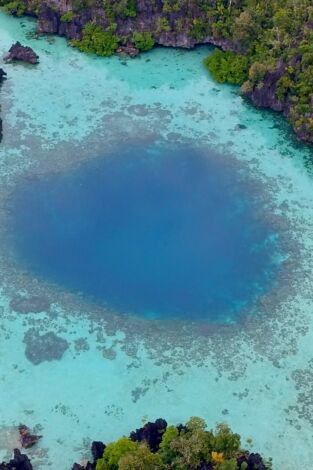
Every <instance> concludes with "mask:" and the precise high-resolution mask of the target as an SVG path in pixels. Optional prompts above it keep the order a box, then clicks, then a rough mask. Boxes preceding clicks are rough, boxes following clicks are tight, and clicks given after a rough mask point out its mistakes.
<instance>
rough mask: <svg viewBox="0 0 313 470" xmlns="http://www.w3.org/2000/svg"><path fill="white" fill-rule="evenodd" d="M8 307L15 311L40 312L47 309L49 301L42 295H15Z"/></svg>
mask: <svg viewBox="0 0 313 470" xmlns="http://www.w3.org/2000/svg"><path fill="white" fill-rule="evenodd" d="M10 307H11V309H12V310H14V311H15V312H17V313H23V314H26V313H40V312H48V311H49V309H50V302H49V300H48V299H47V298H46V297H43V296H33V297H22V296H16V297H14V298H13V299H12V300H11V302H10Z"/></svg>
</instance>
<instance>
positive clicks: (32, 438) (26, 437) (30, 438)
mask: <svg viewBox="0 0 313 470" xmlns="http://www.w3.org/2000/svg"><path fill="white" fill-rule="evenodd" d="M18 430H19V433H20V442H21V445H22V447H24V448H25V449H29V448H30V447H33V446H34V445H35V444H37V442H38V441H39V439H41V438H42V436H38V435H36V434H32V433H31V431H30V429H29V427H28V426H25V424H20V426H19V427H18Z"/></svg>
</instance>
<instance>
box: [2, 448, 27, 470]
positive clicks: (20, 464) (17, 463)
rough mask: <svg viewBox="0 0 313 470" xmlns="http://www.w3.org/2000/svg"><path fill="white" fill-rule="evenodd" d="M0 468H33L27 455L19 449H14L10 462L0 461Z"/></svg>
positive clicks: (16, 469) (18, 469)
mask: <svg viewBox="0 0 313 470" xmlns="http://www.w3.org/2000/svg"><path fill="white" fill-rule="evenodd" d="M0 470H33V466H32V464H31V462H30V460H29V458H28V457H27V455H25V454H22V453H21V451H20V450H19V449H14V451H13V459H11V460H10V462H8V463H5V462H2V463H0Z"/></svg>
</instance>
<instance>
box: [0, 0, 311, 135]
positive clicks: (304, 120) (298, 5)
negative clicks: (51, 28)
mask: <svg viewBox="0 0 313 470" xmlns="http://www.w3.org/2000/svg"><path fill="white" fill-rule="evenodd" d="M45 2H46V0H27V1H26V0H13V1H12V0H11V1H10V0H0V5H2V6H5V8H6V9H7V11H9V12H10V13H12V14H14V15H17V16H21V15H23V14H24V13H25V12H33V13H35V14H38V15H39V16H40V11H41V5H42V4H43V3H45ZM69 2H70V3H69V7H70V11H68V12H67V13H64V14H63V15H61V14H60V20H61V22H65V23H66V22H70V21H72V19H73V15H75V17H76V15H77V18H79V15H80V14H81V12H83V11H84V9H86V8H91V9H92V11H91V14H92V18H93V20H92V22H90V23H87V24H86V25H85V26H84V28H83V37H82V39H81V40H80V41H74V42H73V44H74V45H76V46H77V47H78V48H79V49H80V50H82V51H84V52H94V53H96V54H99V55H104V56H110V55H112V54H113V53H114V52H115V51H116V49H117V48H118V44H119V43H121V44H123V45H127V44H129V43H132V44H134V45H135V46H136V47H137V48H138V49H140V50H141V51H147V50H149V49H151V48H152V47H153V45H154V43H155V42H157V41H158V38H159V36H160V35H162V34H163V33H168V35H169V41H168V42H169V43H171V41H172V42H173V43H175V40H176V34H177V33H180V34H183V35H184V36H185V38H186V39H185V40H183V42H185V43H186V44H187V45H188V39H189V40H191V43H190V44H191V45H192V41H195V42H197V43H201V42H203V41H204V39H205V38H209V40H211V41H212V43H214V44H221V45H222V46H223V49H225V50H227V52H222V51H216V52H214V53H213V55H212V56H210V57H209V58H207V60H206V61H205V64H206V66H207V68H208V70H209V71H210V72H211V73H212V74H213V76H214V78H215V79H216V80H217V81H219V82H222V83H224V82H228V83H232V84H236V85H241V86H242V91H243V92H244V93H245V94H247V95H249V96H251V97H252V98H253V97H255V96H256V94H258V95H259V96H263V97H264V96H265V97H266V99H264V100H262V99H261V100H260V101H259V103H260V104H264V103H265V105H266V106H269V107H272V108H274V109H281V110H284V112H285V114H286V115H287V116H288V118H289V120H290V121H291V123H292V125H293V127H294V129H295V130H296V132H297V133H298V135H299V136H301V138H304V139H306V140H309V141H311V142H313V78H312V77H313V3H312V0H163V1H162V2H161V4H160V3H159V2H156V1H155V0H149V1H148V0H147V1H146V2H142V1H141V2H140V3H139V2H138V3H137V0H69ZM50 8H52V7H51V5H50ZM53 9H54V11H55V13H57V6H56V5H55V4H54V6H53ZM101 10H102V11H101ZM124 21H127V28H124V25H123V22H124ZM143 24H145V25H147V24H149V28H148V30H147V31H145V32H140V31H138V30H139V29H141V28H142V26H143ZM150 28H151V29H150ZM119 31H122V37H120V36H119ZM125 31H127V33H125ZM172 35H173V36H172ZM269 82H270V83H269ZM269 87H271V92H270V93H268V96H266V92H267V90H268V88H269ZM262 94H263V95H262ZM255 102H257V100H255Z"/></svg>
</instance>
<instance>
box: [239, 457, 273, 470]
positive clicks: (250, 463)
mask: <svg viewBox="0 0 313 470" xmlns="http://www.w3.org/2000/svg"><path fill="white" fill-rule="evenodd" d="M243 463H245V464H247V467H246V470H255V469H256V468H257V469H258V470H267V467H266V466H265V464H264V462H263V459H262V457H261V456H260V454H254V453H252V454H243V455H240V456H239V457H237V465H238V468H241V466H242V464H243Z"/></svg>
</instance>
